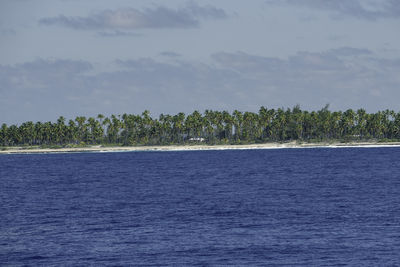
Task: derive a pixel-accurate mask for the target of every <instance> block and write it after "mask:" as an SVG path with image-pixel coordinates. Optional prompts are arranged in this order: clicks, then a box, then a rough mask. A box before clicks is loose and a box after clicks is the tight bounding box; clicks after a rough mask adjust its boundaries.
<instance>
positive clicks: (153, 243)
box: [0, 148, 400, 266]
mask: <svg viewBox="0 0 400 267" xmlns="http://www.w3.org/2000/svg"><path fill="white" fill-rule="evenodd" d="M0 265H1V266H132V265H158V266H160V265H161V266H165V265H171V266H193V265H197V266H208V265H230V266H251V265H256V266H341V265H342V266H346V265H348V266H399V265H400V148H340V149H339V148H338V149H332V148H312V149H268V150H240V151H238V150H225V151H176V152H124V153H71V154H20V155H0Z"/></svg>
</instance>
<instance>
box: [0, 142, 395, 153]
mask: <svg viewBox="0 0 400 267" xmlns="http://www.w3.org/2000/svg"><path fill="white" fill-rule="evenodd" d="M349 147H363V148H371V147H400V142H350V143H304V144H298V143H296V142H290V143H264V144H249V145H170V146H125V147H117V146H114V147H107V146H106V147H103V146H99V145H97V146H91V147H76V148H29V147H9V148H7V149H6V150H0V154H38V153H83V152H96V153H99V152H144V151H201V150H249V149H289V148H349Z"/></svg>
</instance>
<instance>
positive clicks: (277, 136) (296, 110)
mask: <svg viewBox="0 0 400 267" xmlns="http://www.w3.org/2000/svg"><path fill="white" fill-rule="evenodd" d="M328 108H329V106H328V105H327V106H325V107H324V108H322V109H321V110H318V111H311V112H310V111H303V110H301V109H300V107H299V106H298V105H297V106H295V107H293V108H292V109H283V108H279V109H267V108H266V107H261V108H260V109H259V112H258V113H254V112H241V111H238V110H235V111H233V112H232V113H229V112H227V111H222V112H221V111H213V110H206V111H205V112H204V113H203V114H202V113H200V112H199V111H194V112H193V113H191V114H188V115H185V114H184V113H182V112H181V113H178V114H176V115H168V114H161V115H160V116H159V118H158V119H155V118H152V117H151V116H150V112H149V111H147V110H146V111H144V112H143V113H142V114H141V115H135V114H123V115H111V116H110V117H105V116H104V115H102V114H99V115H97V117H96V118H93V117H89V118H86V117H83V116H80V117H76V118H75V119H74V120H69V121H68V122H67V121H66V119H65V118H64V117H62V116H61V117H59V118H58V120H57V122H55V123H52V122H36V123H33V122H31V121H28V122H24V123H22V124H21V125H19V126H17V125H11V126H8V125H6V124H2V125H1V127H0V147H2V149H4V148H5V147H10V146H29V147H46V148H59V147H85V146H90V145H103V146H141V145H184V144H186V145H195V144H210V145H217V144H254V143H256V144H258V143H266V142H291V141H296V142H298V143H304V142H328V143H329V142H332V141H340V142H344V143H346V142H361V141H368V140H377V141H380V142H395V141H399V140H400V113H395V112H394V111H391V110H384V111H378V112H376V113H367V112H366V111H365V110H364V109H359V110H357V111H354V110H352V109H348V110H346V111H344V112H342V111H334V112H331V111H330V110H329V109H328Z"/></svg>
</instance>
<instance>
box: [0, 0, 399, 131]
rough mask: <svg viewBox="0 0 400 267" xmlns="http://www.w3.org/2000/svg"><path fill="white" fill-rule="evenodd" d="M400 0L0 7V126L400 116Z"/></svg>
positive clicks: (152, 0) (41, 2)
mask: <svg viewBox="0 0 400 267" xmlns="http://www.w3.org/2000/svg"><path fill="white" fill-rule="evenodd" d="M399 29H400V1H398V0H252V1H243V0H213V1H209V0H202V1H194V0H192V1H190V0H189V1H186V0H168V1H165V0H164V1H160V0H113V1H109V0H96V1H95V0H0V124H1V123H7V124H20V123H22V122H25V121H34V122H36V121H42V122H44V121H55V120H56V119H57V118H58V117H59V116H64V117H65V118H67V119H73V118H75V117H76V116H87V117H89V116H93V117H95V116H97V114H104V115H106V116H110V115H111V114H123V113H128V114H140V113H142V112H143V111H144V110H149V111H150V113H151V115H152V116H153V117H157V116H158V115H160V114H162V113H163V114H176V113H178V112H185V113H191V112H193V111H194V110H198V111H200V112H204V111H205V110H206V109H212V110H220V111H222V110H227V111H229V112H232V111H233V110H235V109H237V110H241V111H253V112H257V111H258V110H259V108H260V107H261V106H264V107H267V108H281V107H283V108H291V107H293V106H295V105H300V107H301V108H302V109H305V110H319V109H321V108H323V107H324V106H325V105H326V104H329V107H330V110H346V109H349V108H352V109H354V110H356V109H359V108H364V109H366V110H367V112H376V111H378V110H384V109H393V110H395V111H396V112H398V111H400V101H399V99H400V30H399Z"/></svg>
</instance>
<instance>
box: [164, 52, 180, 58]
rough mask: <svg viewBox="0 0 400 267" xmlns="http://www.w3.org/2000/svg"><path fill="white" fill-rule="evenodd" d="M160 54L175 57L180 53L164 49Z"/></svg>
mask: <svg viewBox="0 0 400 267" xmlns="http://www.w3.org/2000/svg"><path fill="white" fill-rule="evenodd" d="M160 56H164V57H169V58H177V57H180V56H181V55H180V54H178V53H175V52H171V51H164V52H161V53H160Z"/></svg>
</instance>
